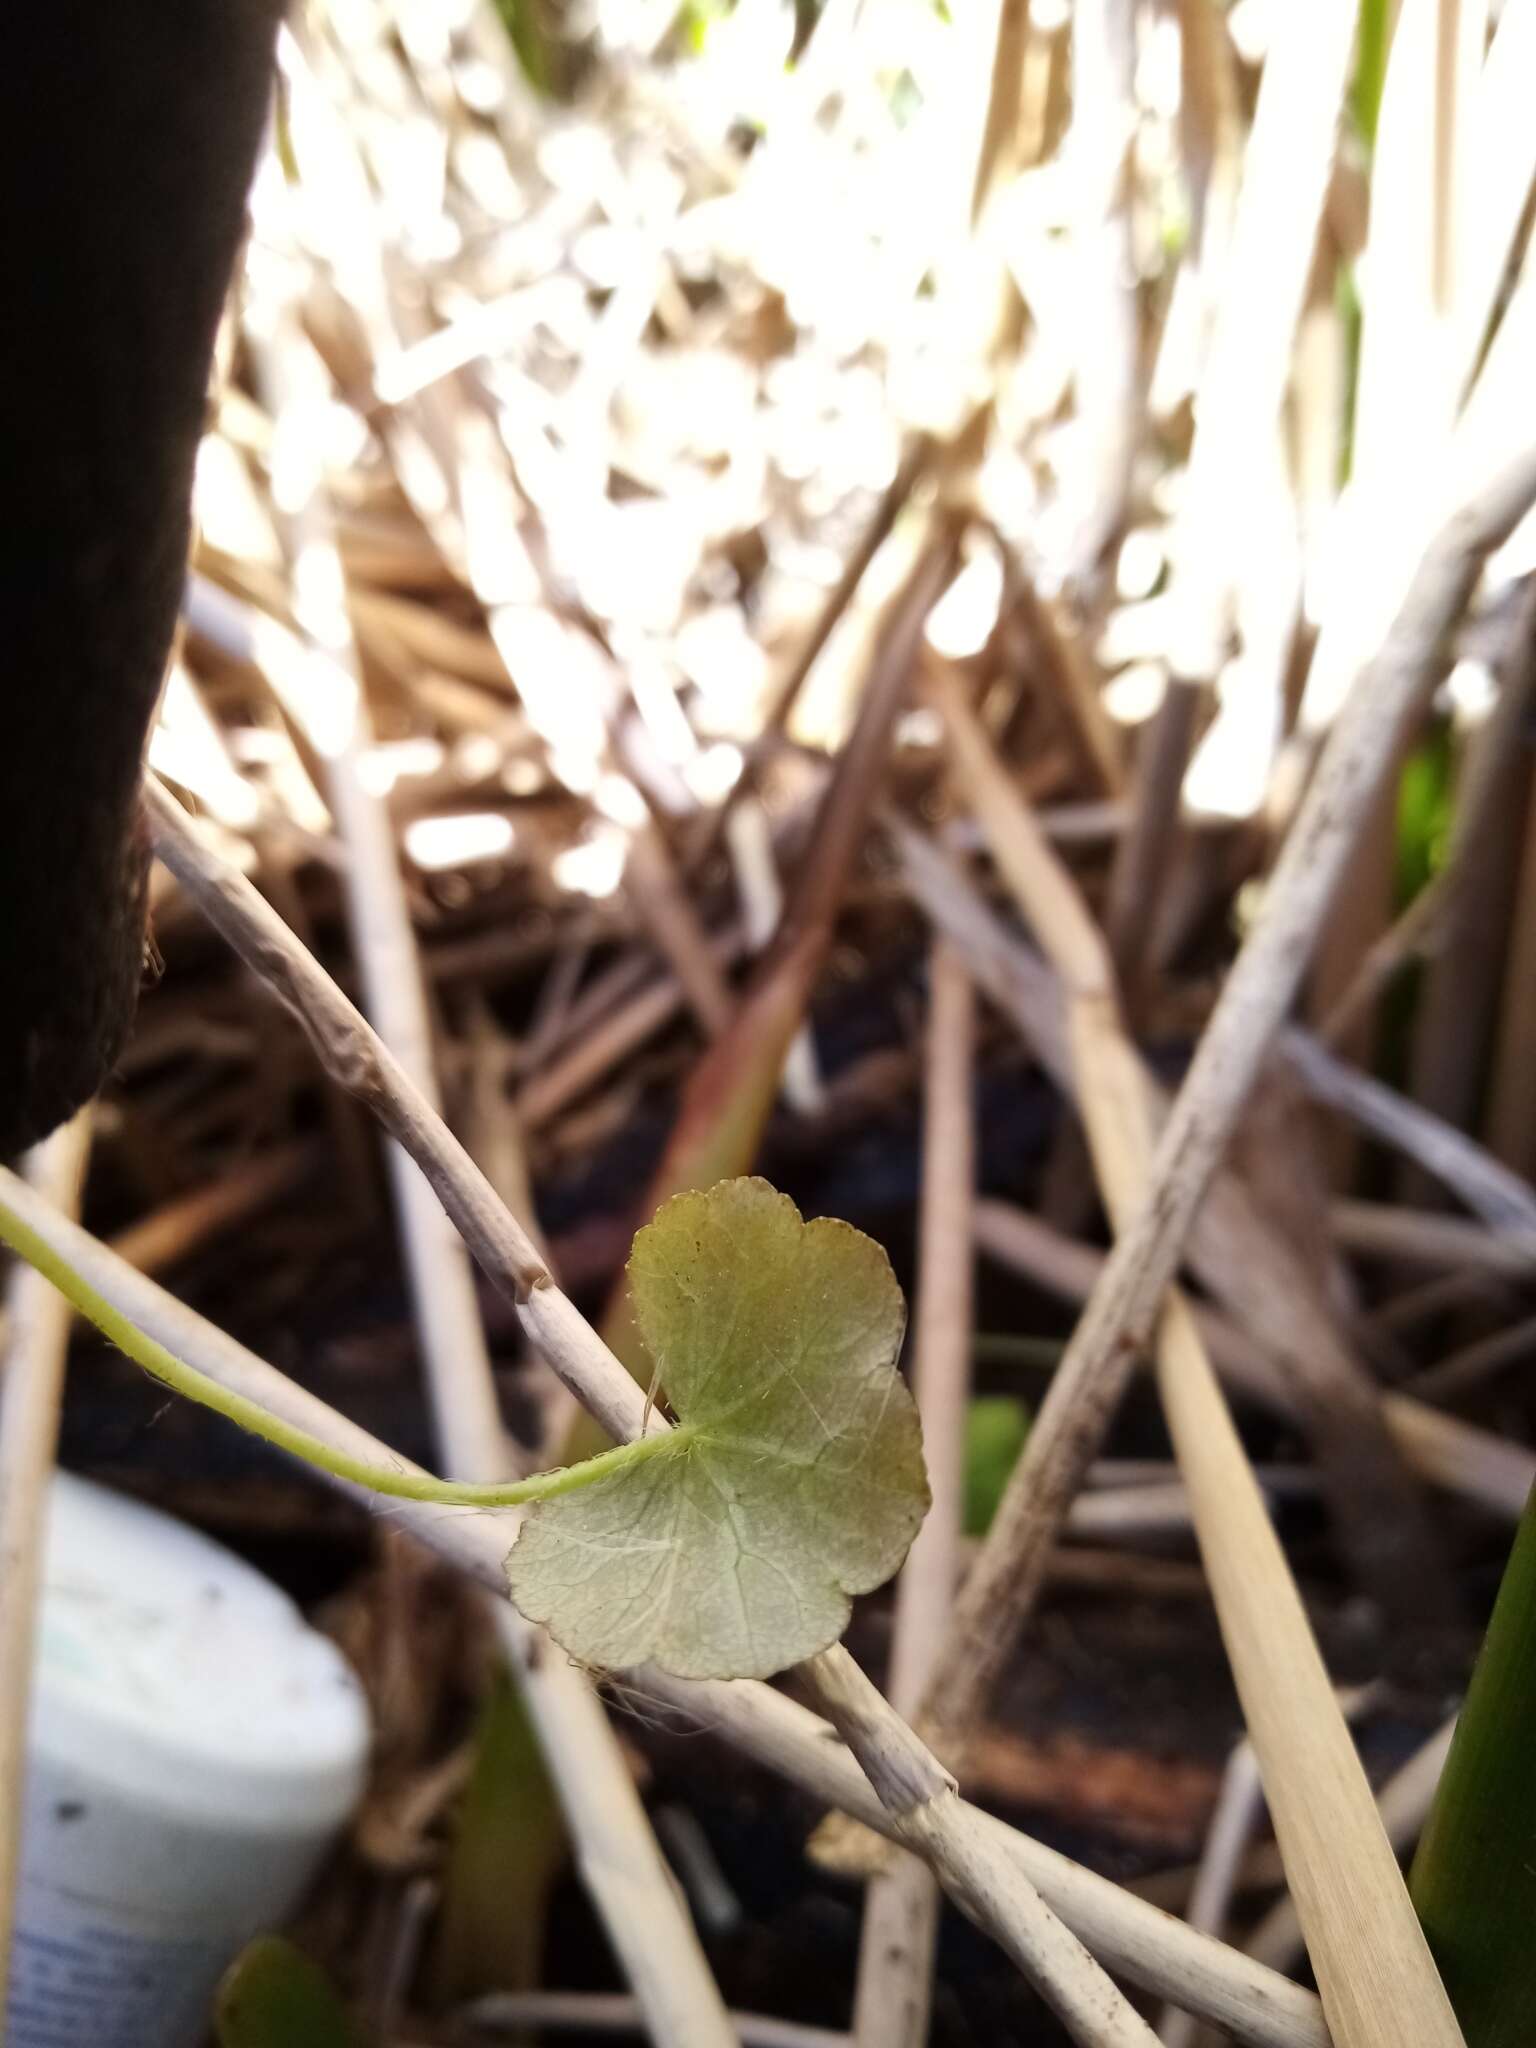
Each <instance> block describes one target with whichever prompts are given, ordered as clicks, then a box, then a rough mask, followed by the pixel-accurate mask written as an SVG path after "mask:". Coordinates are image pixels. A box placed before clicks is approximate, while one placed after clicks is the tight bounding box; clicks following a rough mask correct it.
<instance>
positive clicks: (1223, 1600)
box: [943, 689, 1461, 2048]
mask: <svg viewBox="0 0 1536 2048" xmlns="http://www.w3.org/2000/svg"><path fill="white" fill-rule="evenodd" d="M943 707H944V712H945V717H946V721H947V725H948V730H949V737H950V747H951V757H952V759H953V761H954V764H955V766H956V768H957V769H958V771H959V779H960V781H961V784H962V786H963V788H964V789H965V791H966V793H967V794H968V796H969V797H970V798H971V800H972V802H973V804H974V805H975V808H976V811H977V814H978V816H979V818H980V821H981V824H982V828H983V830H984V831H985V833H986V834H987V837H988V839H989V842H990V844H991V848H992V852H993V855H994V857H995V859H996V861H997V864H998V867H999V868H1000V869H1001V871H1002V873H1003V876H1004V879H1005V880H1006V882H1007V883H1008V886H1009V888H1010V890H1011V891H1012V893H1013V895H1014V896H1015V898H1016V900H1017V901H1018V903H1019V907H1020V909H1021V910H1022V911H1023V913H1024V915H1025V916H1026V918H1027V919H1028V920H1029V922H1030V924H1031V925H1032V926H1033V927H1034V930H1035V932H1036V934H1037V936H1038V937H1039V939H1040V941H1041V943H1042V945H1043V946H1044V948H1045V950H1046V952H1047V953H1048V954H1049V955H1050V957H1051V959H1052V960H1053V962H1054V963H1055V966H1056V968H1057V971H1058V973H1059V974H1060V976H1061V979H1062V983H1063V986H1064V989H1065V991H1066V1000H1067V1019H1066V1023H1067V1037H1068V1042H1069V1045H1070V1047H1071V1052H1072V1059H1073V1063H1074V1066H1075V1068H1076V1070H1077V1076H1078V1083H1079V1086H1078V1099H1079V1102H1080V1103H1081V1105H1082V1112H1083V1117H1084V1122H1085V1124H1086V1127H1087V1133H1088V1142H1089V1148H1090V1150H1091V1152H1092V1154H1093V1160H1094V1166H1095V1169H1096V1172H1097V1175H1098V1179H1099V1185H1100V1189H1101V1191H1102V1193H1103V1196H1104V1201H1105V1206H1106V1208H1107V1209H1108V1211H1109V1214H1110V1219H1111V1221H1112V1223H1113V1224H1114V1227H1115V1229H1116V1230H1117V1231H1119V1232H1123V1231H1125V1230H1126V1229H1127V1227H1128V1226H1129V1225H1130V1224H1132V1223H1133V1221H1134V1220H1135V1218H1136V1217H1137V1216H1138V1214H1139V1213H1140V1212H1141V1211H1142V1210H1143V1208H1144V1207H1145V1205H1146V1203H1147V1200H1148V1195H1149V1191H1150V1190H1152V1189H1153V1188H1154V1187H1156V1186H1157V1185H1158V1183H1157V1182H1156V1181H1155V1179H1154V1174H1155V1167H1154V1163H1153V1128H1152V1115H1151V1105H1150V1103H1149V1101H1148V1097H1147V1091H1146V1087H1145V1083H1144V1081H1143V1078H1142V1072H1141V1065H1140V1061H1139V1058H1138V1057H1137V1054H1136V1052H1135V1049H1134V1047H1133V1046H1132V1045H1131V1044H1130V1041H1129V1039H1128V1037H1127V1036H1126V1033H1125V1028H1124V1025H1123V1023H1122V1021H1121V1018H1120V1014H1119V1007H1118V1002H1117V997H1116V991H1115V984H1114V970H1113V967H1112V965H1111V963H1110V959H1109V952H1108V948H1107V946H1106V945H1105V942H1104V940H1103V938H1102V936H1101V934H1100V932H1099V930H1098V928H1097V926H1096V925H1095V924H1094V923H1093V921H1092V919H1091V917H1090V916H1089V914H1088V911H1087V909H1086V907H1085V906H1084V904H1083V902H1082V900H1081V898H1080V897H1079V895H1078V893H1077V889H1076V886H1075V884H1074V883H1073V882H1072V880H1071V878H1070V876H1069V875H1068V874H1067V872H1066V870H1065V868H1063V867H1062V866H1061V865H1060V863H1059V861H1058V860H1057V857H1056V855H1055V854H1054V853H1053V852H1052V851H1051V849H1050V847H1049V845H1048V843H1047V841H1046V839H1045V837H1044V835H1043V834H1042V833H1041V832H1040V830H1039V828H1038V827H1037V826H1036V824H1035V822H1034V819H1033V816H1032V815H1031V813H1030V811H1029V809H1028V807H1027V805H1026V804H1025V802H1024V800H1023V799H1022V797H1020V796H1019V795H1018V794H1017V792H1016V791H1015V790H1014V788H1013V786H1012V785H1011V784H1010V783H1009V782H1008V780H1007V778H1006V776H1005V775H1004V774H1003V771H1002V769H1001V767H1000V766H999V765H998V763H997V760H996V757H995V756H994V755H993V754H992V753H991V750H990V748H989V747H988V746H987V743H986V740H985V738H984V736H983V734H982V733H981V730H980V728H979V726H977V725H976V723H975V721H974V719H973V717H972V716H971V715H970V713H969V712H968V710H967V708H966V707H965V705H964V703H963V700H962V699H961V698H960V697H959V694H958V692H956V691H954V690H953V689H952V690H950V691H948V692H946V693H945V696H944V699H943ZM1175 1113H1177V1112H1175ZM1111 1264H1113V1255H1111ZM1155 1342H1156V1354H1155V1355H1156V1363H1157V1379H1158V1388H1159V1392H1160V1393H1161V1396H1162V1401H1163V1409H1164V1413H1165V1415H1166V1417H1167V1421H1168V1427H1169V1430H1170V1433H1171V1434H1172V1437H1173V1441H1174V1449H1175V1451H1176V1453H1177V1456H1178V1460H1179V1468H1180V1470H1181V1472H1182V1473H1183V1476H1184V1483H1185V1486H1186V1487H1187V1489H1188V1492H1189V1498H1190V1505H1191V1508H1192V1509H1193V1512H1194V1518H1195V1528H1196V1533H1197V1535H1198V1537H1199V1541H1200V1549H1201V1554H1202V1556H1203V1558H1204V1560H1205V1568H1206V1575H1207V1577H1208V1579H1209V1581H1210V1584H1211V1591H1212V1595H1213V1597H1214V1599H1215V1602H1216V1612H1217V1616H1218V1619H1219V1621H1220V1623H1221V1631H1222V1638H1223V1641H1224V1642H1225V1644H1226V1648H1227V1656H1228V1660H1229V1662H1230V1664H1231V1666H1232V1673H1233V1677H1234V1679H1235V1681H1236V1684H1237V1690H1238V1696H1239V1698H1240V1699H1241V1701H1242V1706H1243V1714H1244V1718H1245V1720H1246V1722H1247V1724H1248V1731H1249V1737H1250V1739H1251V1741H1252V1743H1253V1746H1254V1751H1255V1753H1256V1755H1257V1756H1258V1759H1259V1767H1260V1770H1261V1773H1262V1775H1263V1779H1264V1788H1265V1792H1266V1795H1267V1797H1268V1800H1269V1806H1270V1811H1271V1813H1272V1815H1273V1817H1274V1823H1275V1832H1276V1836H1277V1838H1278V1840H1279V1842H1280V1847H1281V1852H1282V1855H1283V1856H1284V1859H1285V1865H1286V1871H1287V1875H1288V1877H1289V1878H1290V1881H1291V1886H1292V1891H1293V1893H1294V1895H1295V1898H1296V1902H1297V1909H1298V1911H1299V1913H1300V1915H1301V1921H1302V1925H1303V1927H1304V1928H1305V1930H1306V1936H1307V1946H1308V1952H1309V1954H1310V1956H1311V1959H1312V1964H1313V1967H1314V1969H1315V1971H1316V1973H1317V1981H1318V1989H1319V1991H1320V1993H1321V1996H1322V2000H1323V2010H1324V2011H1325V2013H1326V2014H1327V2015H1328V2020H1329V2025H1330V2027H1331V2029H1332V2032H1333V2035H1334V2039H1335V2041H1336V2042H1337V2043H1338V2044H1339V2048H1401V2044H1402V2043H1403V2042H1404V2041H1408V2040H1413V2041H1416V2042H1420V2043H1423V2044H1425V2048H1429V2044H1431V2043H1435V2044H1443V2048H1458V2044H1460V2042H1461V2031H1460V2029H1459V2027H1458V2026H1457V2024H1456V2018H1455V2014H1454V2013H1453V2012H1452V2010H1451V2005H1450V2001H1449V1999H1448V1998H1447V1997H1446V1995H1445V1989H1444V1986H1443V1985H1442V1984H1441V1982H1440V1977H1439V1973H1438V1971H1437V1970H1436V1968H1435V1965H1434V1961H1433V1958H1432V1957H1431V1955H1430V1953H1429V1947H1428V1944H1427V1943H1426V1942H1425V1940H1424V1936H1423V1933H1422V1931H1421V1929H1420V1927H1419V1923H1418V1920H1417V1918H1416V1916H1415V1914H1414V1911H1413V1907H1412V1904H1411V1902H1410V1901H1409V1898H1408V1893H1407V1888H1406V1886H1405V1885H1404V1883H1403V1879H1402V1873H1401V1872H1400V1871H1399V1869H1398V1867H1397V1861H1396V1858H1395V1856H1394V1855H1393V1853H1392V1849H1391V1845H1390V1844H1389V1843H1388V1841H1387V1839H1386V1836H1385V1834H1384V1833H1383V1831H1382V1828H1381V1824H1380V1821H1379V1819H1378V1817H1377V1813H1376V1807H1375V1802H1374V1800H1373V1799H1372V1797H1371V1791H1370V1787H1369V1785H1368V1784H1367V1782H1366V1779H1365V1775H1364V1772H1363V1771H1362V1770H1361V1768H1360V1762H1359V1758H1358V1757H1357V1756H1356V1754H1355V1748H1354V1744H1353V1742H1352V1741H1351V1739H1350V1735H1349V1730H1348V1727H1347V1726H1346V1724H1345V1721H1344V1718H1343V1715H1342V1714H1341V1713H1340V1711H1339V1707H1338V1702H1337V1700H1336V1698H1335V1696H1334V1692H1333V1688H1332V1686H1331V1684H1330V1683H1329V1679H1328V1674H1327V1671H1326V1669H1325V1667H1324V1665H1323V1661H1322V1658H1321V1656H1320V1654H1319V1652H1318V1648H1317V1644H1316V1641H1315V1639H1314V1638H1313V1635H1312V1631H1311V1628H1310V1626H1309V1624H1308V1622H1307V1618H1306V1612H1305V1609H1304V1608H1303V1606H1302V1603H1301V1599H1300V1596H1299V1594H1298V1593H1297V1590H1296V1586H1295V1582H1294V1580H1293V1579H1292V1577H1291V1574H1290V1570H1289V1567H1288V1566H1287V1564H1286V1561H1285V1555H1284V1552H1283V1551H1282V1549H1281V1547H1280V1544H1279V1540H1278V1539H1277V1537H1276V1536H1275V1533H1274V1530H1273V1528H1272V1526H1271V1524H1270V1520H1269V1514H1268V1510H1267V1507H1266V1505H1265V1501H1264V1497H1263V1494H1262V1493H1261V1491H1260V1489H1259V1487H1258V1485H1257V1483H1256V1481H1255V1479H1254V1476H1253V1471H1252V1468H1251V1467H1250V1465H1249V1463H1248V1459H1247V1456H1246V1454H1245V1453H1244V1451H1243V1448H1242V1444H1241V1442H1240V1440H1239V1438H1238V1435H1237V1432H1236V1430H1235V1429H1234V1427H1233V1425H1232V1420H1231V1417H1230V1415H1229V1414H1228V1412H1227V1408H1226V1404H1225V1402H1224V1401H1223V1399H1222V1396H1221V1391H1220V1388H1219V1387H1218V1385H1217V1382H1216V1376H1215V1374H1214V1372H1213V1371H1212V1369H1211V1365H1210V1361H1209V1359H1208V1357H1207V1355H1206V1351H1205V1346H1204V1343H1203V1342H1202V1340H1201V1336H1200V1332H1199V1327H1198V1325H1197V1324H1196V1322H1195V1319H1194V1316H1193V1314H1192V1312H1191V1310H1190V1308H1189V1306H1188V1303H1187V1302H1186V1300H1185V1299H1184V1297H1183V1295H1182V1294H1181V1293H1179V1292H1178V1291H1177V1290H1176V1289H1173V1290H1170V1291H1169V1293H1168V1295H1167V1298H1166V1303H1165V1305H1164V1308H1163V1313H1162V1318H1161V1321H1160V1323H1159V1324H1158V1326H1157V1329H1156V1339H1155ZM1130 1363H1131V1357H1127V1358H1126V1360H1125V1366H1126V1368H1127V1369H1128V1368H1129V1365H1130ZM1064 1371H1065V1364H1063V1366H1062V1367H1061V1368H1058V1374H1057V1380H1056V1382H1055V1383H1053V1388H1052V1395H1051V1396H1050V1397H1048V1399H1047V1402H1046V1405H1045V1407H1044V1408H1042V1410H1041V1413H1040V1417H1039V1419H1038V1420H1037V1422H1036V1425H1035V1428H1034V1430H1033V1431H1032V1432H1031V1439H1030V1442H1029V1444H1028V1445H1027V1446H1026V1449H1025V1453H1024V1457H1023V1458H1022V1459H1021V1460H1020V1466H1019V1468H1018V1469H1019V1471H1020V1472H1024V1479H1023V1481H1022V1482H1021V1485H1020V1487H1019V1488H1018V1489H1017V1490H1015V1489H1014V1488H1013V1487H1010V1492H1011V1493H1014V1495H1015V1523H1014V1533H1015V1535H1016V1536H1017V1534H1018V1533H1019V1531H1020V1529H1021V1527H1023V1526H1025V1525H1023V1524H1022V1523H1021V1520H1020V1514H1019V1509H1018V1506H1017V1503H1018V1502H1019V1501H1023V1502H1025V1503H1026V1504H1027V1505H1026V1507H1025V1510H1024V1512H1025V1513H1030V1512H1037V1513H1039V1515H1040V1521H1044V1522H1046V1524H1047V1529H1048V1532H1049V1533H1048V1534H1047V1537H1046V1539H1045V1541H1046V1544H1048V1543H1049V1541H1050V1540H1051V1536H1052V1535H1053V1533H1054V1532H1053V1531H1049V1520H1050V1518H1052V1517H1053V1516H1054V1514H1055V1512H1056V1510H1057V1507H1058V1504H1059V1503H1063V1502H1070V1499H1071V1497H1072V1495H1073V1494H1074V1493H1075V1492H1076V1490H1077V1487H1078V1485H1079V1484H1080V1482H1081V1479H1082V1477H1083V1474H1084V1472H1085V1470H1086V1459H1085V1458H1084V1456H1083V1451H1084V1447H1085V1444H1086V1445H1087V1446H1088V1447H1089V1448H1090V1449H1091V1446H1092V1444H1093V1443H1094V1442H1096V1441H1097V1439H1098V1437H1099V1436H1100V1434H1101V1433H1102V1428H1103V1426H1104V1423H1105V1422H1106V1421H1107V1419H1108V1414H1107V1409H1106V1408H1090V1407H1089V1406H1088V1405H1087V1404H1086V1403H1084V1402H1081V1401H1080V1402H1078V1403H1077V1404H1076V1406H1075V1413H1074V1410H1073V1408H1071V1407H1068V1408H1067V1409H1065V1410H1063V1409H1062V1408H1061V1407H1060V1406H1059V1405H1058V1408H1057V1411H1056V1412H1057V1418H1058V1426H1057V1428H1056V1430H1055V1432H1054V1433H1053V1434H1051V1435H1050V1436H1048V1437H1047V1432H1046V1417H1047V1413H1048V1411H1049V1410H1050V1408H1051V1403H1052V1400H1054V1398H1055V1394H1056V1391H1057V1388H1058V1387H1059V1385H1060V1381H1061V1375H1062V1373H1063V1372H1064ZM1123 1378H1124V1375H1123V1373H1122V1375H1121V1379H1120V1384H1122V1385H1123ZM1100 1391H1101V1395H1102V1394H1107V1395H1108V1398H1109V1399H1110V1400H1113V1398H1114V1395H1115V1393H1116V1392H1117V1391H1118V1388H1115V1387H1112V1386H1110V1385H1109V1383H1108V1382H1106V1383H1104V1385H1103V1386H1102V1387H1101V1390H1100ZM1063 1414H1064V1415H1065V1417H1066V1420H1065V1422H1062V1421H1061V1420H1060V1419H1059V1418H1061V1417H1062V1416H1063ZM1042 1439H1045V1449H1044V1450H1043V1451H1037V1450H1036V1445H1037V1444H1038V1443H1040V1442H1041V1440H1042ZM1031 1465H1032V1470H1029V1471H1027V1472H1025V1470H1024V1468H1025V1467H1026V1466H1031ZM1026 1488H1027V1489H1028V1490H1027V1491H1026ZM1035 1503H1043V1504H1044V1505H1043V1510H1039V1509H1036V1508H1035V1506H1034V1504H1035ZM1040 1521H1037V1522H1036V1523H1035V1524H1034V1526H1033V1527H1027V1528H1026V1531H1025V1533H1026V1534H1027V1535H1028V1536H1029V1537H1033V1538H1034V1539H1035V1540H1034V1541H1033V1542H1032V1543H1031V1544H1030V1545H1029V1546H1028V1548H1027V1550H1026V1546H1025V1545H1024V1544H1022V1543H1017V1542H1016V1543H1015V1545H1014V1555H1015V1559H1017V1558H1018V1556H1019V1555H1020V1554H1021V1553H1023V1554H1027V1555H1028V1556H1029V1557H1030V1558H1031V1559H1033V1558H1034V1557H1035V1556H1043V1554H1044V1548H1045V1546H1044V1545H1042V1543H1041V1541H1040V1540H1039V1536H1038V1530H1039V1527H1040ZM1002 1554H1004V1555H1007V1549H1006V1547H1005V1548H1004V1549H1003V1553H1002ZM993 1583H995V1582H994V1581H992V1580H989V1579H988V1578H986V1577H982V1578H980V1579H979V1581H978V1580H973V1581H972V1582H971V1583H968V1585H967V1587H966V1590H965V1593H964V1594H963V1596H962V1601H961V1618H962V1625H964V1626H967V1627H968V1629H969V1631H970V1632H971V1633H972V1634H974V1633H975V1632H976V1631H978V1630H979V1629H980V1628H982V1627H984V1626H985V1625H986V1624H985V1620H984V1614H985V1609H984V1606H983V1605H982V1602H983V1601H984V1599H985V1598H986V1596H987V1594H988V1593H989V1591H990V1589H991V1585H992V1584H993Z"/></svg>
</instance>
